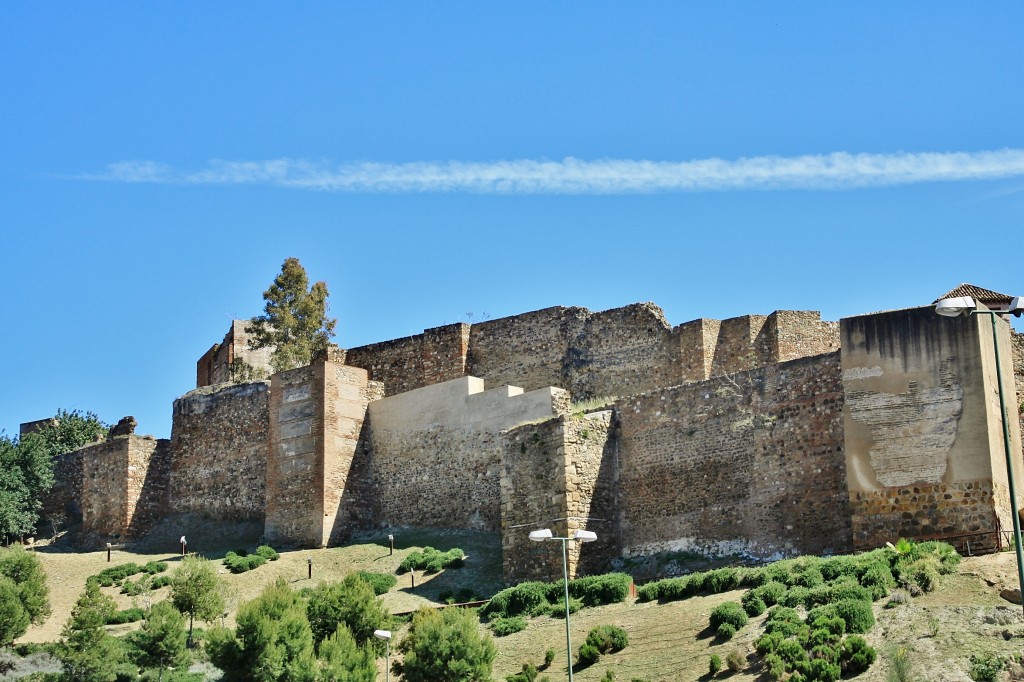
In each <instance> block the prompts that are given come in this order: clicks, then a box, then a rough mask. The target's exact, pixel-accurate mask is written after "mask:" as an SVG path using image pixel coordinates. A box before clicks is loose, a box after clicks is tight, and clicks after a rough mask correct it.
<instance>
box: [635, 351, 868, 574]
mask: <svg viewBox="0 0 1024 682" xmlns="http://www.w3.org/2000/svg"><path fill="white" fill-rule="evenodd" d="M744 333H746V332H744ZM615 408H616V413H617V414H618V416H619V425H618V433H619V437H618V453H617V459H618V462H619V467H620V472H619V477H618V480H619V484H618V486H617V488H618V494H619V500H620V508H621V513H622V522H621V533H622V540H621V545H622V549H623V553H624V554H625V555H627V556H629V555H644V554H651V553H657V552H665V551H679V550H689V551H698V552H704V553H731V552H743V553H747V554H751V555H755V556H760V557H769V556H776V555H789V554H796V553H800V552H810V553H827V552H837V551H843V550H847V549H849V547H850V537H849V533H850V531H849V521H848V516H849V505H848V502H847V501H846V496H847V492H846V487H845V479H846V476H845V467H844V461H843V456H842V450H841V447H840V446H839V442H840V434H841V429H842V422H841V409H842V391H841V385H840V382H839V358H838V354H837V353H831V354H827V355H820V356H815V357H811V358H804V359H801V360H796V361H791V362H787V363H782V364H780V365H777V366H771V367H766V368H757V369H753V370H749V371H747V372H738V373H734V374H731V375H729V376H726V377H718V378H714V379H710V380H708V381H704V382H700V383H694V384H687V385H683V386H677V387H673V388H667V389H663V390H660V391H654V392H650V393H645V394H642V395H637V396H633V397H630V398H627V399H623V400H620V401H618V402H617V403H616V405H615Z"/></svg>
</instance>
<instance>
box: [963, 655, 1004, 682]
mask: <svg viewBox="0 0 1024 682" xmlns="http://www.w3.org/2000/svg"><path fill="white" fill-rule="evenodd" d="M1004 667H1006V661H1004V660H1003V659H1002V658H1001V657H1000V656H997V655H995V654H973V655H972V656H971V669H970V671H968V674H969V675H970V676H971V679H972V680H974V682H996V680H998V679H999V673H1000V672H1002V670H1003V668H1004Z"/></svg>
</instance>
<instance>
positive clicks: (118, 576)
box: [88, 562, 144, 587]
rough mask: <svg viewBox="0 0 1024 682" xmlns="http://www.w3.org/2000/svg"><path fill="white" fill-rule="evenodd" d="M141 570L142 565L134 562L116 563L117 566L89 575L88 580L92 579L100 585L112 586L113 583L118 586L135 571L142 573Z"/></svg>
mask: <svg viewBox="0 0 1024 682" xmlns="http://www.w3.org/2000/svg"><path fill="white" fill-rule="evenodd" d="M143 570H144V569H143V567H142V566H139V565H138V564H136V563H134V562H129V563H127V564H118V565H117V566H111V567H110V568H105V569H103V570H102V571H100V572H99V573H97V574H96V575H94V576H91V577H89V579H88V580H94V581H95V582H97V583H99V586H100V587H113V586H114V585H117V586H118V587H120V586H121V583H123V582H124V580H125V578H130V577H131V576H133V575H135V574H137V573H142V572H143Z"/></svg>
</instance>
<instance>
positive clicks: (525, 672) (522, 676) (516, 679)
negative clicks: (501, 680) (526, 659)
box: [505, 663, 537, 682]
mask: <svg viewBox="0 0 1024 682" xmlns="http://www.w3.org/2000/svg"><path fill="white" fill-rule="evenodd" d="M535 679H537V668H535V667H534V666H533V664H532V663H523V669H522V670H521V671H520V672H517V673H515V674H514V675H509V676H507V677H506V678H505V682H533V681H534V680H535Z"/></svg>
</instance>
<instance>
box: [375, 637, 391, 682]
mask: <svg viewBox="0 0 1024 682" xmlns="http://www.w3.org/2000/svg"><path fill="white" fill-rule="evenodd" d="M373 636H374V637H376V638H377V639H383V640H384V679H386V680H387V682H391V630H374V631H373Z"/></svg>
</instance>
